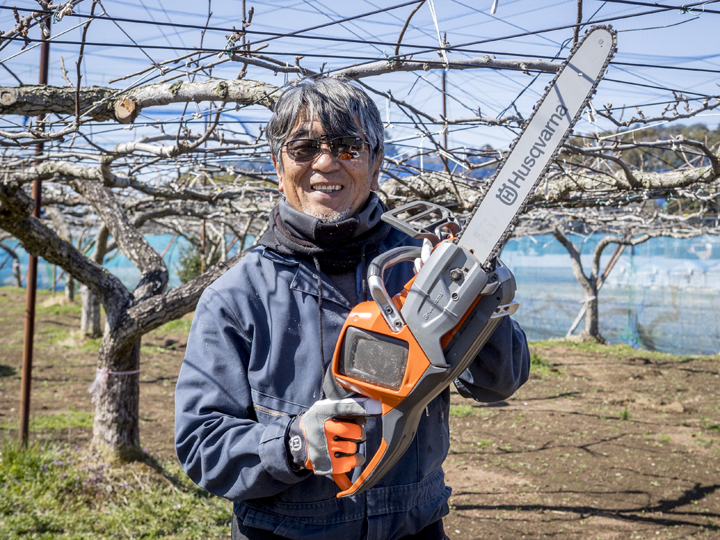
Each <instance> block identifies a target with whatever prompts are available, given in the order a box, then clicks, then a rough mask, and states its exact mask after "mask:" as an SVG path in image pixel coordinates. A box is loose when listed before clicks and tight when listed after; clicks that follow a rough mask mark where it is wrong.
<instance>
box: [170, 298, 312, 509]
mask: <svg viewBox="0 0 720 540" xmlns="http://www.w3.org/2000/svg"><path fill="white" fill-rule="evenodd" d="M246 327H247V325H246ZM251 347H252V341H251V339H249V337H248V330H247V329H243V326H242V325H241V324H240V323H239V322H238V320H237V318H236V316H235V314H234V313H233V312H232V310H231V309H230V308H229V307H228V305H227V303H226V302H225V300H224V299H223V298H222V296H221V295H220V294H218V293H217V292H215V291H214V290H213V289H212V288H208V289H206V291H205V292H204V293H203V295H202V297H201V298H200V301H199V303H198V306H197V309H196V311H195V317H194V319H193V323H192V327H191V329H190V335H189V337H188V345H187V351H186V354H185V359H184V360H183V364H182V367H181V369H180V375H179V376H178V382H177V387H176V389H175V450H176V453H177V457H178V459H179V461H180V464H181V465H182V467H183V469H184V470H185V472H186V473H187V475H188V476H189V477H190V478H191V479H192V480H193V481H194V482H195V483H196V484H198V485H199V486H200V487H202V488H204V489H206V490H207V491H209V492H210V493H213V494H215V495H219V496H221V497H225V498H226V499H230V500H245V499H254V498H259V497H267V496H271V495H275V494H276V493H279V492H281V491H283V490H285V489H286V488H287V487H288V486H289V484H294V483H297V482H300V481H301V480H303V478H304V477H305V475H297V474H295V473H294V472H293V471H292V470H291V468H290V463H289V461H288V456H287V450H286V447H285V434H286V432H287V430H288V426H289V423H290V420H291V417H289V416H282V417H279V418H278V419H277V420H275V421H274V422H272V423H270V424H267V425H265V424H261V423H259V422H258V421H257V419H256V417H255V413H254V409H253V405H252V401H251V394H250V385H249V383H248V375H247V369H248V362H249V356H250V351H251Z"/></svg>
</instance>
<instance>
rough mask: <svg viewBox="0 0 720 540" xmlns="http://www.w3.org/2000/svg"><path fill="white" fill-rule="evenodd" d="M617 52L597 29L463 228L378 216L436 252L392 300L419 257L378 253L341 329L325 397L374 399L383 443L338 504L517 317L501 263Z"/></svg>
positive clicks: (387, 458)
mask: <svg viewBox="0 0 720 540" xmlns="http://www.w3.org/2000/svg"><path fill="white" fill-rule="evenodd" d="M615 50H616V34H615V31H614V30H613V29H612V28H610V27H607V26H594V27H592V28H591V29H590V30H589V31H588V32H587V33H586V34H585V36H584V37H583V38H582V40H580V42H579V43H578V44H577V45H576V46H575V47H574V48H573V50H572V51H571V53H570V55H569V56H568V58H567V60H566V61H565V62H563V64H562V65H561V67H560V70H559V71H558V73H557V74H556V75H555V78H554V79H553V81H552V82H551V83H550V84H549V85H548V86H547V87H546V89H545V93H544V95H543V97H542V99H541V100H540V102H539V103H538V105H536V106H535V109H534V111H533V113H532V115H531V116H530V118H529V119H528V121H527V122H526V123H525V124H524V127H523V130H522V132H521V134H520V136H519V137H518V138H517V139H516V140H515V142H514V143H513V144H512V146H511V148H510V152H509V153H508V154H507V155H506V156H505V158H504V159H503V160H502V162H501V163H500V166H499V167H498V169H497V171H496V172H495V174H494V175H493V177H492V181H491V183H490V185H489V187H488V189H486V190H485V192H484V193H483V194H482V195H481V197H480V198H479V200H478V202H477V203H476V205H475V207H474V208H473V210H472V213H471V215H470V217H469V219H468V220H467V222H466V223H465V226H464V227H462V228H460V226H459V224H458V223H457V222H456V221H455V217H454V216H453V215H452V213H451V212H449V211H448V210H447V209H445V208H443V207H440V206H438V205H436V204H433V203H428V202H423V201H417V202H414V203H410V204H407V205H405V206H402V207H400V208H395V209H394V210H391V211H388V212H386V213H384V214H383V216H382V219H383V221H386V222H388V223H390V224H391V225H393V226H394V227H396V228H397V229H399V230H401V231H403V232H405V233H406V234H408V235H410V236H412V237H414V238H416V239H428V240H430V241H431V242H432V244H433V246H434V249H433V251H432V253H431V254H430V256H429V257H428V258H427V260H426V261H425V262H424V264H423V265H422V268H420V271H419V272H418V273H417V275H416V276H415V277H414V278H413V279H411V280H410V281H409V282H408V283H407V284H405V287H404V288H403V290H402V291H401V292H400V293H398V294H397V295H395V296H394V297H390V295H389V294H388V291H387V290H386V287H385V282H384V279H383V276H384V273H385V271H386V270H388V269H389V268H390V267H392V266H394V265H396V264H400V263H405V262H408V261H412V260H414V259H415V258H417V257H420V253H421V249H420V248H419V247H415V246H402V247H397V248H394V249H391V250H388V251H387V252H385V253H382V254H380V255H378V256H377V257H375V258H374V259H373V260H372V262H371V264H370V265H369V267H368V273H367V283H368V290H369V292H370V294H371V296H372V298H373V300H372V301H367V302H361V303H360V304H358V305H357V306H355V307H354V308H353V309H352V311H351V312H350V314H349V315H348V317H347V319H346V320H345V324H344V325H343V328H342V330H341V332H340V336H339V338H338V343H337V345H336V347H335V354H334V356H333V361H332V366H331V369H330V370H328V372H327V373H326V377H325V382H324V384H323V390H324V392H325V394H326V395H327V397H328V398H330V399H342V398H344V397H349V395H351V393H353V392H354V393H357V394H360V395H363V396H365V397H368V398H371V399H374V400H376V401H378V402H379V403H380V404H381V405H382V407H381V410H382V414H381V419H382V441H381V444H380V446H379V447H378V448H377V450H376V451H375V453H374V455H372V456H370V455H368V456H367V457H368V461H367V464H366V465H365V467H364V469H363V470H362V471H360V470H359V469H358V470H356V471H355V474H354V475H353V478H354V481H353V480H351V478H350V477H347V476H346V475H345V474H333V479H334V480H335V482H336V483H337V484H338V486H339V487H340V489H341V491H340V492H339V493H338V494H337V496H338V497H348V496H351V495H357V494H360V493H362V492H364V491H366V490H368V489H370V488H371V487H373V486H374V485H376V484H377V483H378V482H379V481H380V480H381V479H382V477H383V476H384V475H385V473H387V472H388V471H389V470H390V469H391V468H392V467H394V466H395V464H396V463H397V462H398V460H399V459H400V458H401V457H402V456H403V454H404V453H405V451H406V450H407V448H408V447H409V446H410V444H411V443H412V441H413V440H414V439H415V435H416V433H417V429H418V426H419V425H420V422H421V421H422V413H423V411H424V410H425V409H426V407H427V406H428V405H429V403H430V402H431V401H432V400H433V399H435V398H436V397H437V396H438V395H440V393H442V392H443V391H445V389H447V387H448V386H449V385H451V384H452V383H453V382H455V381H456V380H457V379H458V377H460V376H461V375H462V374H463V373H464V372H465V371H466V370H467V369H468V368H469V367H470V366H471V365H472V364H473V362H474V361H475V359H476V358H477V356H478V354H479V353H480V351H481V350H482V348H483V347H484V346H485V344H486V343H487V341H488V339H490V336H491V335H492V334H493V332H494V331H495V330H496V328H497V327H498V326H499V325H500V323H501V322H502V319H503V318H504V317H506V316H508V315H511V314H513V313H514V312H515V311H516V310H517V308H518V303H517V302H516V301H515V300H514V297H515V290H516V283H515V277H514V276H513V274H512V272H511V271H510V269H508V268H507V267H506V266H505V265H504V264H503V263H502V261H500V260H499V259H498V258H497V255H498V253H499V252H500V250H501V249H502V247H503V246H504V245H505V242H507V239H508V238H509V237H510V235H511V234H512V230H513V227H514V224H515V222H516V221H517V219H518V216H519V215H520V213H521V211H522V209H523V207H524V205H525V204H526V203H527V201H528V200H529V199H530V197H532V194H533V193H534V190H535V188H536V186H537V185H538V183H539V182H540V180H541V179H542V178H543V177H544V176H545V174H546V173H547V170H548V168H549V167H550V165H551V163H552V161H553V159H554V158H555V156H556V155H557V153H558V151H559V149H560V148H561V147H562V145H563V143H564V142H565V140H566V139H567V137H568V135H569V133H570V132H571V131H572V127H573V126H574V125H575V122H576V121H577V120H578V119H579V118H580V115H581V114H582V112H583V110H584V109H585V107H586V106H587V104H588V102H589V100H590V99H591V98H592V96H593V94H594V92H595V88H596V86H597V84H598V82H599V81H600V80H601V79H602V76H603V74H604V73H605V70H606V69H607V66H608V64H609V63H610V59H611V58H612V57H613V55H614V53H615ZM401 214H409V215H410V217H408V218H406V219H401V218H400V217H398V216H400V215H401ZM348 393H350V394H348ZM498 396H499V395H498ZM498 399H500V397H498Z"/></svg>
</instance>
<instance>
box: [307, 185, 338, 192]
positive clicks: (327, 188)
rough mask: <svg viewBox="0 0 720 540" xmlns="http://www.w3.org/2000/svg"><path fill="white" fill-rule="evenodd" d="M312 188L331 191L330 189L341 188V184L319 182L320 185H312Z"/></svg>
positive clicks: (336, 189)
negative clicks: (330, 184)
mask: <svg viewBox="0 0 720 540" xmlns="http://www.w3.org/2000/svg"><path fill="white" fill-rule="evenodd" d="M312 189H314V190H315V191H326V192H331V191H340V190H341V189H342V186H340V185H337V184H336V185H334V186H328V185H325V184H321V185H317V186H312Z"/></svg>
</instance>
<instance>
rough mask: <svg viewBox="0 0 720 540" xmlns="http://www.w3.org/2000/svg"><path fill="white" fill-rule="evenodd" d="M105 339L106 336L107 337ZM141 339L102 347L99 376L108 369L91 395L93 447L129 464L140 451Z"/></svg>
mask: <svg viewBox="0 0 720 540" xmlns="http://www.w3.org/2000/svg"><path fill="white" fill-rule="evenodd" d="M106 339H107V337H106ZM139 367H140V339H138V340H137V341H135V342H132V343H130V344H123V345H115V346H113V345H111V346H110V347H108V348H107V350H105V347H101V349H100V354H99V355H98V373H101V370H102V369H107V370H108V373H107V380H106V382H105V383H104V384H103V382H102V380H101V381H100V383H99V384H98V387H97V389H96V391H95V393H94V397H93V399H94V400H95V421H94V422H93V440H92V446H93V448H94V449H95V451H97V452H99V453H100V455H102V456H103V457H105V458H107V459H109V460H113V461H115V460H120V461H130V460H134V459H138V458H139V457H140V456H141V455H142V449H141V448H140V423H139V409H140V381H139V377H140V374H139V373H137V372H136V371H137V370H138V369H139Z"/></svg>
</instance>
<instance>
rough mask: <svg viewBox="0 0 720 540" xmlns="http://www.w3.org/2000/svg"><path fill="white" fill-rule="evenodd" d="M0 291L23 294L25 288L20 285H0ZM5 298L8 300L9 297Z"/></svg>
mask: <svg viewBox="0 0 720 540" xmlns="http://www.w3.org/2000/svg"><path fill="white" fill-rule="evenodd" d="M0 292H4V293H15V294H25V289H23V288H21V287H9V286H8V287H0ZM6 299H7V300H10V298H7V297H6Z"/></svg>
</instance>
